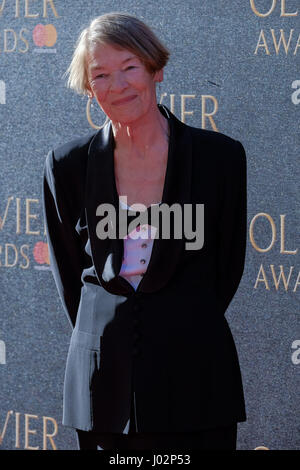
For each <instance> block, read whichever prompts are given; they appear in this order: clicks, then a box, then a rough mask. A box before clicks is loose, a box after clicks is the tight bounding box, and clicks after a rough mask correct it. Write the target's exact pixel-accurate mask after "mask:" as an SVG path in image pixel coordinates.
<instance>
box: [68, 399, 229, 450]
mask: <svg viewBox="0 0 300 470" xmlns="http://www.w3.org/2000/svg"><path fill="white" fill-rule="evenodd" d="M132 404H133V400H132ZM76 432H77V442H78V449H79V450H98V449H99V450H156V449H161V450H236V438H237V423H233V424H232V425H230V426H222V427H218V428H212V429H204V430H201V431H198V432H191V433H138V432H136V427H135V419H134V409H133V405H132V406H131V413H130V427H129V431H128V434H115V433H101V434H99V433H95V432H92V431H81V430H80V429H76Z"/></svg>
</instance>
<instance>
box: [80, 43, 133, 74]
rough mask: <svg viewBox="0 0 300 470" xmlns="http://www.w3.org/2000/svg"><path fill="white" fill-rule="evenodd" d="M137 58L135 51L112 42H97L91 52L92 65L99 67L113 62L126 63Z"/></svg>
mask: <svg viewBox="0 0 300 470" xmlns="http://www.w3.org/2000/svg"><path fill="white" fill-rule="evenodd" d="M136 58H138V57H137V55H136V54H135V53H134V52H132V51H130V50H128V49H125V48H121V47H117V46H114V45H110V44H96V45H95V46H94V47H93V48H92V49H91V50H90V53H89V63H90V66H91V67H94V66H97V68H99V67H102V66H105V65H107V64H109V63H111V62H120V63H125V62H127V61H129V60H131V59H136Z"/></svg>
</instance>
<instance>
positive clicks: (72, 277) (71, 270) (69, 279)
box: [43, 151, 83, 327]
mask: <svg viewBox="0 0 300 470" xmlns="http://www.w3.org/2000/svg"><path fill="white" fill-rule="evenodd" d="M57 166H58V165H57V161H56V160H55V158H54V152H53V151H50V152H49V153H48V155H47V158H46V161H45V165H44V175H43V210H44V222H45V229H46V235H47V241H48V249H49V257H50V265H51V269H52V274H53V276H54V280H55V284H56V287H57V290H58V293H59V296H60V299H61V301H62V304H63V307H64V310H65V312H66V314H67V317H68V319H69V322H70V323H71V325H72V327H74V326H75V322H76V315H77V310H78V306H79V302H80V295H81V287H82V282H81V274H82V270H83V253H82V247H81V243H80V237H79V234H78V233H77V232H76V230H75V225H76V221H75V217H74V216H73V215H72V210H71V209H72V206H71V203H70V202H71V201H70V199H69V200H68V199H67V197H66V194H65V192H64V188H65V186H66V181H63V179H62V176H61V175H60V174H59V172H58V170H57ZM69 198H70V196H69Z"/></svg>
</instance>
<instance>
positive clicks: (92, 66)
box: [91, 55, 136, 70]
mask: <svg viewBox="0 0 300 470" xmlns="http://www.w3.org/2000/svg"><path fill="white" fill-rule="evenodd" d="M131 59H136V56H135V55H133V56H130V57H127V58H126V59H124V60H123V61H122V62H121V64H122V65H123V64H125V63H126V62H129V60H131ZM104 68H105V66H104V65H103V66H102V65H99V64H94V65H93V64H92V65H91V70H101V69H104Z"/></svg>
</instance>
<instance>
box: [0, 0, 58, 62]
mask: <svg viewBox="0 0 300 470" xmlns="http://www.w3.org/2000/svg"><path fill="white" fill-rule="evenodd" d="M13 3H14V4H13ZM50 16H51V17H52V18H53V17H54V19H57V18H60V17H59V15H58V13H57V9H56V6H55V4H54V0H36V1H35V3H34V4H33V3H32V2H31V3H29V0H25V1H24V2H20V0H16V1H15V2H8V1H6V0H0V17H1V23H2V24H3V23H4V21H5V20H6V21H8V18H9V17H11V20H12V21H13V27H11V24H9V23H6V24H5V25H4V27H3V29H2V28H1V27H0V54H1V53H5V54H8V53H16V52H17V53H23V54H24V53H26V52H29V51H30V50H31V44H32V43H33V45H34V46H36V47H35V48H34V49H33V52H38V53H55V52H56V49H55V48H54V47H53V46H54V45H55V44H56V43H57V31H56V27H55V26H54V24H52V23H50V24H42V23H41V21H42V20H44V21H45V22H46V21H47V20H48V18H49V17H50ZM16 18H17V20H16ZM33 20H36V23H37V24H36V25H35V26H34V27H33V29H32V27H31V25H32V21H33ZM19 21H22V23H21V25H20V26H18V23H19ZM48 21H49V20H48ZM27 22H28V23H30V28H28V27H26V26H27V25H26V23H27Z"/></svg>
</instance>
